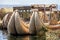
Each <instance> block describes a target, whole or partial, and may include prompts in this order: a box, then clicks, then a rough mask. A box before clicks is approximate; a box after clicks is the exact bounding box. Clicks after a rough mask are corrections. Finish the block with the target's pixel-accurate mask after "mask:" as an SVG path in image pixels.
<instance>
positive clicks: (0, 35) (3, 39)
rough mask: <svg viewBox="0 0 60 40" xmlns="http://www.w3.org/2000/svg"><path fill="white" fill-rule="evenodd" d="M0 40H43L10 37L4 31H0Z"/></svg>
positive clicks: (35, 37) (38, 38)
mask: <svg viewBox="0 0 60 40" xmlns="http://www.w3.org/2000/svg"><path fill="white" fill-rule="evenodd" d="M0 40H45V39H44V38H42V39H41V37H39V36H12V35H9V34H8V33H7V31H5V30H0Z"/></svg>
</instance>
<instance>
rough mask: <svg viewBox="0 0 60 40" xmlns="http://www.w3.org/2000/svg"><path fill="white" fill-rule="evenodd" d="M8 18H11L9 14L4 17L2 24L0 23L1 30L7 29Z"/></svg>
mask: <svg viewBox="0 0 60 40" xmlns="http://www.w3.org/2000/svg"><path fill="white" fill-rule="evenodd" d="M10 16H11V13H10V14H6V15H5V16H4V18H3V22H2V25H3V28H6V29H7V24H8V22H9V19H10Z"/></svg>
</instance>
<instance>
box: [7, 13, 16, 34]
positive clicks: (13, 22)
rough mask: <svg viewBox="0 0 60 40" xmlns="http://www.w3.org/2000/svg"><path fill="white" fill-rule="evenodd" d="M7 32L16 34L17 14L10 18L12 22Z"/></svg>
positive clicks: (9, 23)
mask: <svg viewBox="0 0 60 40" xmlns="http://www.w3.org/2000/svg"><path fill="white" fill-rule="evenodd" d="M7 30H8V33H9V34H16V31H15V30H16V28H15V12H13V14H12V15H11V17H10V20H9V22H8V25H7Z"/></svg>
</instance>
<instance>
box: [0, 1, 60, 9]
mask: <svg viewBox="0 0 60 40" xmlns="http://www.w3.org/2000/svg"><path fill="white" fill-rule="evenodd" d="M31 4H58V5H59V6H58V7H59V8H60V0H0V7H2V6H3V7H7V6H8V7H9V5H12V6H13V5H14V6H16V5H19V6H22V5H31Z"/></svg>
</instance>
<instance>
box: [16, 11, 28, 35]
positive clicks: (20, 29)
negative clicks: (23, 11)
mask: <svg viewBox="0 0 60 40" xmlns="http://www.w3.org/2000/svg"><path fill="white" fill-rule="evenodd" d="M15 28H16V31H17V34H29V26H28V25H27V24H26V23H24V22H23V21H22V19H21V18H20V16H19V13H18V12H16V13H15Z"/></svg>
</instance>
